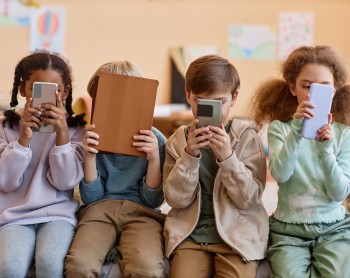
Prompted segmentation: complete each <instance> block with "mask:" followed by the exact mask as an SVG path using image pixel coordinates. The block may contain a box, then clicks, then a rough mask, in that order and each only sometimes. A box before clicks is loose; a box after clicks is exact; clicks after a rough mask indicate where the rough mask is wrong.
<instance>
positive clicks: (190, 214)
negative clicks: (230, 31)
mask: <svg viewBox="0 0 350 278" xmlns="http://www.w3.org/2000/svg"><path fill="white" fill-rule="evenodd" d="M239 86H240V80H239V76H238V73H237V70H236V68H235V67H234V66H233V65H232V64H230V63H229V62H228V61H227V60H226V59H224V58H221V57H219V56H216V55H208V56H204V57H201V58H199V59H197V60H195V61H194V62H192V63H191V65H190V66H189V69H188V71H187V73H186V98H187V101H188V103H189V104H190V106H191V108H192V113H193V116H194V117H195V120H194V121H193V122H192V123H191V124H190V125H189V126H181V127H180V128H179V129H178V130H177V131H176V132H175V134H173V135H172V136H171V137H170V138H169V140H168V141H167V143H166V158H165V163H164V173H163V181H164V195H165V199H166V201H167V202H168V204H169V205H170V206H171V207H172V209H171V211H170V212H169V214H168V216H167V218H166V221H165V226H164V232H163V233H164V237H165V245H166V250H165V252H166V256H167V257H169V258H170V277H171V278H173V277H179V278H186V277H189V278H192V277H196V278H202V277H203V278H205V277H207V278H209V277H245V278H246V277H255V275H256V271H257V267H258V260H260V259H263V258H264V257H265V252H266V248H267V240H268V216H267V213H266V211H265V209H264V207H263V204H262V194H263V190H264V187H265V176H266V161H265V153H264V148H263V145H262V143H261V140H260V138H259V136H258V134H257V132H256V129H255V127H254V126H253V125H251V124H246V123H243V122H241V121H239V120H236V119H234V120H229V121H227V118H228V115H229V111H230V108H231V107H232V106H233V105H234V103H235V102H236V99H237V95H238V89H239ZM198 99H213V100H220V101H221V102H222V113H221V125H220V126H218V127H217V126H204V127H200V128H198V127H197V125H198V119H197V100H198Z"/></svg>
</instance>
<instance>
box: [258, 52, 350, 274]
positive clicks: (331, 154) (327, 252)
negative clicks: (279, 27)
mask: <svg viewBox="0 0 350 278" xmlns="http://www.w3.org/2000/svg"><path fill="white" fill-rule="evenodd" d="M282 74H283V78H284V80H272V81H270V82H267V83H265V84H263V85H262V86H261V87H260V88H259V89H258V90H257V93H256V96H255V98H254V101H253V109H254V110H253V111H254V118H255V120H256V122H257V124H258V126H261V125H262V124H263V123H270V122H271V124H270V126H269V128H268V141H269V156H270V163H269V165H270V170H271V175H272V176H273V177H274V178H275V179H276V180H277V182H278V185H279V191H278V206H277V209H276V211H275V213H274V214H273V216H272V217H271V218H270V230H271V234H270V239H271V246H270V247H269V250H268V259H269V261H270V262H271V265H272V270H273V277H345V276H347V275H348V274H349V273H350V256H349V249H350V230H349V227H350V217H348V215H345V210H344V207H343V206H342V205H341V202H342V201H343V200H344V199H345V198H346V197H347V195H348V194H349V193H350V184H349V183H350V129H349V127H348V125H349V123H350V121H349V112H348V109H349V106H350V87H349V86H345V82H346V72H345V67H344V64H343V62H342V60H341V59H340V57H338V55H337V54H336V53H335V51H334V50H333V49H332V48H330V47H328V46H316V47H308V46H303V47H300V48H298V49H296V50H295V51H294V52H292V53H291V54H290V56H289V57H288V58H287V59H286V61H285V62H284V63H283V65H282ZM311 83H321V84H328V85H332V86H334V87H335V90H336V93H335V95H334V98H333V106H332V114H330V116H329V123H328V124H327V125H325V126H323V127H322V128H320V129H319V131H318V132H319V133H318V140H308V139H303V138H302V136H301V130H302V126H303V119H307V118H312V117H313V112H312V109H313V108H314V105H313V104H312V103H311V102H309V101H308V99H309V96H310V95H309V89H310V85H311ZM346 273H348V274H346Z"/></svg>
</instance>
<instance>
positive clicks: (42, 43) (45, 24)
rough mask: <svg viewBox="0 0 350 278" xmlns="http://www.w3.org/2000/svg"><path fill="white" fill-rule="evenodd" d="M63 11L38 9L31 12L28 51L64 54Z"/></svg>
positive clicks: (58, 8)
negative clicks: (44, 50) (41, 50)
mask: <svg viewBox="0 0 350 278" xmlns="http://www.w3.org/2000/svg"><path fill="white" fill-rule="evenodd" d="M65 25H66V24H65V9H64V8H62V7H48V6H46V7H44V6H43V7H40V9H36V10H35V11H33V13H32V16H31V23H30V50H31V51H34V50H37V49H47V50H49V51H55V52H60V53H63V52H64V39H65Z"/></svg>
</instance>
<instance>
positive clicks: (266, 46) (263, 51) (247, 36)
mask: <svg viewBox="0 0 350 278" xmlns="http://www.w3.org/2000/svg"><path fill="white" fill-rule="evenodd" d="M276 29H277V28H276V27H275V26H272V25H260V24H230V26H229V33H228V57H229V58H231V59H253V60H275V59H276V40H277V39H276V37H277V30H276Z"/></svg>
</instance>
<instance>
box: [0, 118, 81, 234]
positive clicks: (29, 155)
mask: <svg viewBox="0 0 350 278" xmlns="http://www.w3.org/2000/svg"><path fill="white" fill-rule="evenodd" d="M83 134H84V129H83V128H80V127H77V128H69V139H70V142H69V143H68V144H66V145H62V146H56V145H55V142H56V133H38V132H35V133H34V135H33V138H32V140H31V143H30V147H29V148H25V147H23V146H21V145H20V144H19V143H18V141H17V140H18V137H19V135H18V129H10V128H9V127H8V126H6V127H5V128H4V127H3V123H2V120H1V121H0V228H2V227H4V226H5V225H9V224H22V225H24V224H35V223H43V222H48V221H53V220H65V221H68V222H69V223H71V224H72V225H74V226H75V225H76V223H77V220H76V218H75V215H74V212H75V210H76V208H77V207H78V202H77V201H75V200H73V199H72V196H73V188H74V187H75V185H77V184H78V183H79V181H80V180H81V179H82V178H83V159H84V152H83V149H82V138H83Z"/></svg>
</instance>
